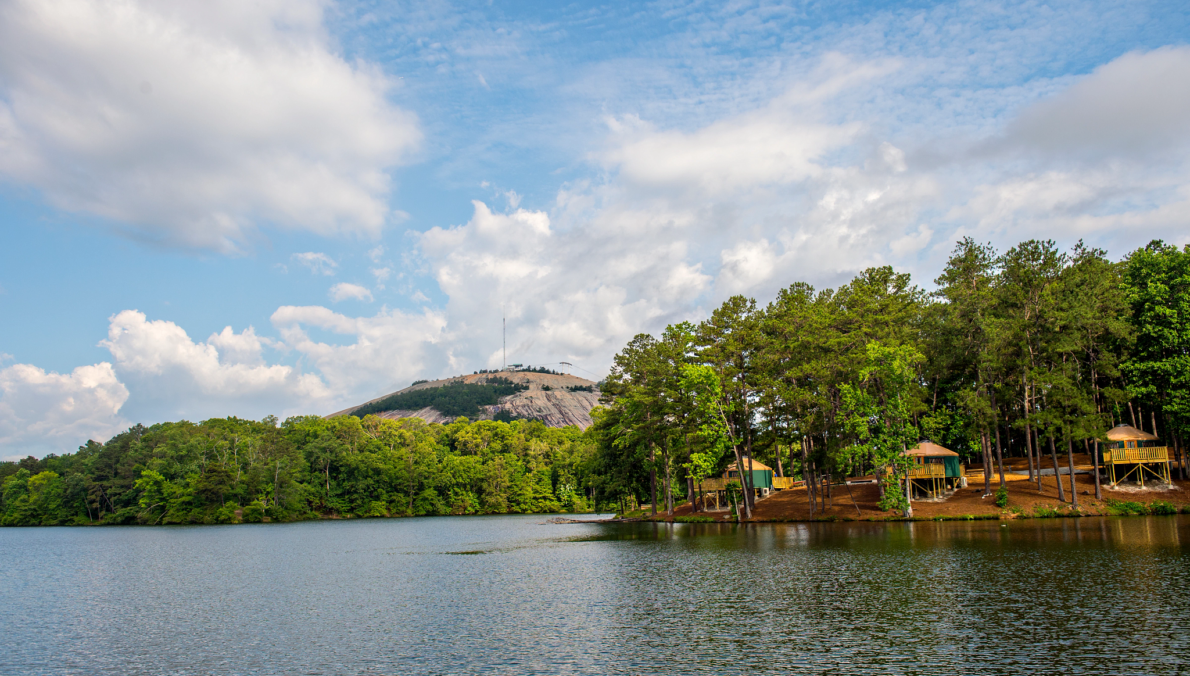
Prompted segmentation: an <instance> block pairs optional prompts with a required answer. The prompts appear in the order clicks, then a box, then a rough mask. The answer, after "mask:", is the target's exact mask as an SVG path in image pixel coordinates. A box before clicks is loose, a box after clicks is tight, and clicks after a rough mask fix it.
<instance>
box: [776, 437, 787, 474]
mask: <svg viewBox="0 0 1190 676" xmlns="http://www.w3.org/2000/svg"><path fill="white" fill-rule="evenodd" d="M775 446H776V447H777V453H776V455H777V476H779V477H782V478H784V477H785V468H784V467H782V466H781V444H775Z"/></svg>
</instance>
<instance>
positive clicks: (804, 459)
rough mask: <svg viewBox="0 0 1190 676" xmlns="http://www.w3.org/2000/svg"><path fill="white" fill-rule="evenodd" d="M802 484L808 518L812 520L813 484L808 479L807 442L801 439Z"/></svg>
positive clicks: (808, 456) (808, 455)
mask: <svg viewBox="0 0 1190 676" xmlns="http://www.w3.org/2000/svg"><path fill="white" fill-rule="evenodd" d="M802 484H804V485H805V487H806V502H808V503H809V505H810V518H811V519H813V518H814V482H813V480H812V479H811V478H810V453H809V442H807V441H806V437H802Z"/></svg>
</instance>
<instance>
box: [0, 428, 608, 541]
mask: <svg viewBox="0 0 1190 676" xmlns="http://www.w3.org/2000/svg"><path fill="white" fill-rule="evenodd" d="M593 456H594V444H593V442H592V441H591V439H590V438H589V435H587V434H584V433H583V432H582V431H580V430H578V429H577V428H565V429H551V428H547V427H546V426H545V425H543V424H542V423H540V422H537V421H516V422H512V423H501V422H491V421H484V422H476V423H469V422H467V421H465V420H460V421H456V422H454V423H451V424H449V425H436V424H427V423H425V422H424V421H422V420H419V419H406V420H400V421H394V420H385V419H381V418H378V417H376V416H369V417H366V418H364V419H363V420H360V419H358V418H354V417H350V416H347V417H340V418H333V419H323V418H320V417H317V416H306V417H297V418H290V419H289V420H286V421H285V422H284V423H283V424H281V425H280V427H278V426H277V425H276V424H275V421H273V420H265V421H261V422H254V421H250V420H241V419H237V418H227V419H212V420H207V421H205V422H202V423H199V424H193V423H189V422H178V423H163V424H161V425H155V426H153V427H151V428H144V427H139V426H138V427H134V428H132V429H131V430H129V431H128V432H125V433H122V434H119V435H117V436H116V437H113V438H112V439H111V440H109V441H108V442H107V443H106V444H98V443H95V442H89V443H88V445H86V446H84V447H82V448H81V449H80V450H79V452H78V453H77V454H68V455H64V456H60V457H59V456H50V457H47V458H45V459H43V460H40V461H39V460H36V459H33V460H32V461H31V462H28V463H25V464H26V465H28V468H26V467H23V466H19V465H17V464H16V463H2V464H0V468H2V469H3V470H4V471H3V473H0V476H4V480H3V482H2V483H0V524H3V525H12V526H16V525H55V524H68V523H82V524H86V523H103V524H117V523H123V524H136V523H139V524H159V525H164V524H200V523H211V524H215V523H237V522H240V521H243V522H247V523H259V522H262V521H264V520H265V519H266V518H267V519H268V520H269V521H292V520H297V519H306V518H317V517H320V516H325V517H330V516H334V517H340V518H348V517H386V516H405V515H409V516H414V515H416V516H422V515H437V514H478V513H490V512H497V513H504V512H520V513H547V512H562V511H568V512H585V511H590V510H591V509H593V508H594V507H595V505H594V504H593V503H592V502H591V492H592V491H593V490H594V491H595V492H596V494H597V492H598V491H597V490H596V488H597V486H596V484H595V483H594V481H593V477H592V475H591V468H592V466H593V462H592V461H593ZM22 462H24V461H22ZM14 465H15V466H16V467H15V469H11V470H10V469H9V468H10V467H13V466H14ZM48 467H55V468H57V470H58V471H55V470H52V469H47V468H48ZM31 470H32V471H31ZM602 497H603V499H604V503H603V505H604V506H607V504H608V503H607V502H606V500H607V499H608V498H609V497H610V496H602Z"/></svg>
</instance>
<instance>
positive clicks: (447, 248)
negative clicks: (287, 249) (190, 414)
mask: <svg viewBox="0 0 1190 676" xmlns="http://www.w3.org/2000/svg"><path fill="white" fill-rule="evenodd" d="M474 209H475V211H474V214H473V215H472V217H471V220H470V221H469V222H467V223H466V224H464V225H461V226H455V227H451V228H433V229H431V230H430V231H428V232H426V233H425V234H424V235H423V236H422V238H421V241H420V249H421V251H422V252H423V255H425V257H426V259H427V261H428V264H429V266H430V267H431V269H432V272H433V274H434V278H435V280H436V281H437V282H438V286H439V288H440V289H441V290H442V291H443V292H444V293H445V294H446V295H447V296H448V297H449V301H448V302H447V307H446V310H447V315H448V316H449V318H450V325H449V326H450V334H451V336H452V337H458V344H457V345H456V346H455V348H454V349H455V350H456V352H455V355H456V356H457V357H458V358H459V359H462V360H463V361H461V362H460V363H462V364H476V366H478V367H485V368H486V367H493V366H497V365H499V363H500V358H501V357H500V327H501V313H502V312H503V313H504V314H505V315H506V316H507V318H508V335H509V341H508V344H509V354H508V358H509V359H510V360H512V359H515V360H517V361H526V362H530V363H539V364H540V363H551V362H556V361H559V360H566V361H576V362H578V363H588V364H590V365H591V367H592V368H596V367H598V368H602V367H603V363H604V361H605V360H606V359H607V358H609V357H610V355H611V354H613V353H614V352H615V350H617V349H619V347H621V346H622V344H623V341H625V340H627V339H628V338H631V336H632V335H633V334H634V333H635V332H637V331H640V330H642V327H645V326H650V325H651V324H653V323H657V322H664V320H665V319H666V318H672V317H673V316H674V315H672V314H668V313H670V312H672V311H673V310H674V309H675V308H679V309H680V310H679V311H685V309H686V307H687V304H688V303H690V302H691V301H692V300H694V299H695V298H697V297H698V296H699V295H700V294H702V293H703V292H704V291H705V289H706V288H707V286H708V283H709V277H708V276H707V275H705V274H704V273H702V271H701V267H700V266H699V265H698V264H691V263H690V262H689V261H687V260H686V254H687V249H686V246H685V244H684V243H681V242H674V241H668V242H667V241H665V239H666V236H667V234H668V235H671V236H672V234H673V233H672V231H671V230H670V228H671V226H670V225H666V224H654V225H655V226H656V227H657V228H658V229H659V233H657V234H650V232H649V231H650V228H649V227H645V226H644V225H643V224H641V223H639V222H634V220H633V216H632V215H630V214H623V213H615V212H611V211H607V210H605V211H601V212H600V213H599V214H598V220H596V221H594V222H586V223H584V224H583V226H582V227H581V228H580V227H576V228H572V229H567V230H564V231H555V230H554V228H553V227H552V225H551V220H550V216H549V215H548V214H546V213H545V212H540V211H529V210H525V209H518V210H516V211H514V212H511V213H504V214H501V213H494V212H492V210H491V209H490V208H489V207H488V206H487V205H486V204H484V203H483V202H478V201H477V202H474ZM628 232H632V233H633V234H634V237H625V236H624V235H625V234H626V233H628ZM662 325H663V324H662ZM596 365H598V366H596Z"/></svg>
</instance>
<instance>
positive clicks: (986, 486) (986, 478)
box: [979, 429, 992, 498]
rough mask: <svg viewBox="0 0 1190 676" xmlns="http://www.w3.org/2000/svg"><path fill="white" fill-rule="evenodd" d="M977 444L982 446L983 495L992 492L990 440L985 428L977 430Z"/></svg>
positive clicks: (985, 495)
mask: <svg viewBox="0 0 1190 676" xmlns="http://www.w3.org/2000/svg"><path fill="white" fill-rule="evenodd" d="M979 445H980V446H981V447H982V448H983V497H985V498H986V497H987V496H989V495H991V494H992V442H991V439H990V438H989V437H988V431H987V430H986V429H984V430H981V431H980V432H979Z"/></svg>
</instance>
